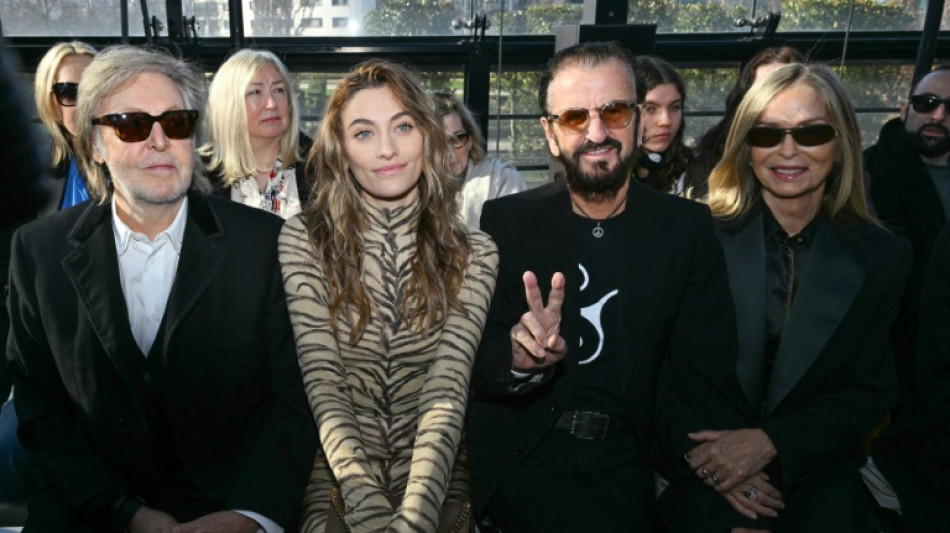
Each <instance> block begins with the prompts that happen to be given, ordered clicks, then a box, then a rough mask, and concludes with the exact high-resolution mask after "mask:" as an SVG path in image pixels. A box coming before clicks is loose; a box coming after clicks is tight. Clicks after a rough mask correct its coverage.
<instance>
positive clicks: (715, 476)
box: [709, 472, 721, 485]
mask: <svg viewBox="0 0 950 533" xmlns="http://www.w3.org/2000/svg"><path fill="white" fill-rule="evenodd" d="M709 479H711V480H712V482H713V484H716V485H718V484H719V481H721V480H720V479H719V476H717V475H716V473H715V472H713V475H711V476H709Z"/></svg>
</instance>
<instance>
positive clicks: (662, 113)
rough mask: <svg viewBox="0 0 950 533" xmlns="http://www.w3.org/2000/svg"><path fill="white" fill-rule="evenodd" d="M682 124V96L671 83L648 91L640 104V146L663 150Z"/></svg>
mask: <svg viewBox="0 0 950 533" xmlns="http://www.w3.org/2000/svg"><path fill="white" fill-rule="evenodd" d="M682 125H683V96H682V95H681V94H680V92H679V89H677V88H676V85H673V84H672V83H664V84H662V85H657V86H656V87H654V88H653V89H652V90H650V91H648V92H647V94H646V98H645V99H644V101H643V103H642V104H641V105H640V133H639V140H640V143H641V144H640V146H642V147H643V148H646V149H647V150H649V151H651V152H665V151H666V150H667V149H668V148H669V147H670V144H671V143H672V142H673V139H674V138H675V137H676V133H677V132H678V131H679V130H680V127H682Z"/></svg>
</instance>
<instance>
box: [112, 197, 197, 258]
mask: <svg viewBox="0 0 950 533" xmlns="http://www.w3.org/2000/svg"><path fill="white" fill-rule="evenodd" d="M186 213H188V197H187V196H185V198H184V201H182V203H181V207H180V208H179V209H178V214H177V215H175V220H172V223H171V224H170V225H169V226H168V227H167V228H165V231H163V232H161V233H159V234H158V235H157V236H156V237H155V241H149V239H148V237H146V236H145V235H144V234H142V233H136V232H134V231H132V229H131V228H129V227H128V226H127V225H126V224H125V222H122V219H120V218H119V214H118V213H117V212H116V210H115V197H113V198H112V230H113V234H114V236H115V249H116V251H117V252H118V254H119V257H121V256H122V255H124V254H125V252H126V251H127V250H128V249H129V243H130V242H131V241H132V240H133V239H135V240H137V241H140V242H146V243H149V244H150V245H153V244H155V243H157V242H159V241H160V240H162V239H165V240H166V241H168V242H170V243H171V245H172V247H174V248H175V253H177V254H179V255H180V254H181V244H182V241H183V240H184V238H185V222H186V219H187V216H186Z"/></svg>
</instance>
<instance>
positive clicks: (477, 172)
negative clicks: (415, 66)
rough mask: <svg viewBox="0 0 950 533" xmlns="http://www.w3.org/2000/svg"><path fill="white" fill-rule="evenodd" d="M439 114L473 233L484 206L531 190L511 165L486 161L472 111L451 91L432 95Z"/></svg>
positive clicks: (463, 209) (464, 212) (462, 205)
mask: <svg viewBox="0 0 950 533" xmlns="http://www.w3.org/2000/svg"><path fill="white" fill-rule="evenodd" d="M432 97H433V100H435V107H436V114H437V115H438V116H440V117H442V124H443V125H444V126H445V134H446V135H447V136H448V137H449V144H450V145H451V146H452V148H453V154H454V158H453V159H452V162H451V165H450V168H451V171H452V175H453V177H455V178H456V179H457V180H458V181H459V184H460V186H461V190H460V191H459V213H461V215H462V218H464V219H465V223H466V224H468V227H470V228H472V229H478V225H479V217H480V216H481V214H482V204H484V203H485V202H486V201H487V200H491V199H492V198H498V197H499V196H505V195H507V194H512V193H516V192H519V191H523V190H525V189H527V188H528V186H527V185H526V184H525V182H524V178H522V177H521V174H519V173H518V170H517V169H516V168H515V167H514V165H512V164H511V163H508V162H507V161H502V160H500V159H495V158H492V157H485V139H484V137H482V132H481V131H480V130H479V129H478V125H477V124H475V119H474V118H472V113H471V111H469V110H468V108H467V107H465V104H463V103H462V102H460V101H459V99H458V98H456V97H455V95H454V94H453V93H452V92H451V91H448V90H445V91H436V92H434V93H433V94H432Z"/></svg>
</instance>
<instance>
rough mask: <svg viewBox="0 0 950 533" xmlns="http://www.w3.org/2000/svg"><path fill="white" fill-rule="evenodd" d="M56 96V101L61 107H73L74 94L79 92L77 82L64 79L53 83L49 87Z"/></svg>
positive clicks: (74, 103) (74, 102)
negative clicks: (51, 86)
mask: <svg viewBox="0 0 950 533" xmlns="http://www.w3.org/2000/svg"><path fill="white" fill-rule="evenodd" d="M50 90H51V91H52V92H53V95H54V96H55V97H56V101H57V102H59V105H61V106H63V107H73V106H74V105H76V95H77V94H78V93H79V84H78V83H72V82H68V81H64V82H61V83H54V84H53V88H52V89H50Z"/></svg>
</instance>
